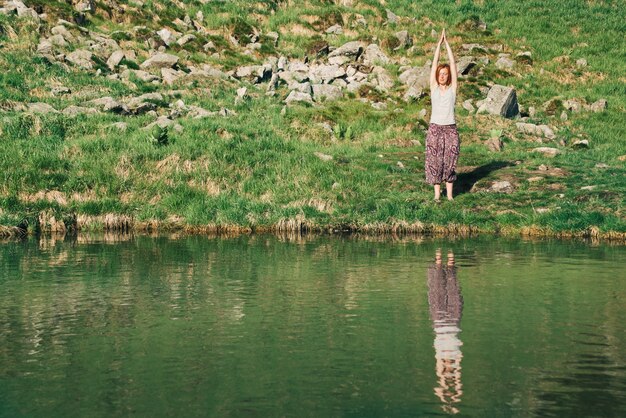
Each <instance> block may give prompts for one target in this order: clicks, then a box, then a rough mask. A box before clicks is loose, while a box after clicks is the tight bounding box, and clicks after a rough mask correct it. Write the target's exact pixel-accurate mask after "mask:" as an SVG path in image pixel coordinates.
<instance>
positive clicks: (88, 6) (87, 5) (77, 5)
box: [73, 0, 96, 13]
mask: <svg viewBox="0 0 626 418" xmlns="http://www.w3.org/2000/svg"><path fill="white" fill-rule="evenodd" d="M73 3H74V10H76V11H77V12H80V13H87V12H89V13H94V12H95V11H96V2H95V0H79V1H74V2H73Z"/></svg>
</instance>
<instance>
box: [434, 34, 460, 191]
mask: <svg viewBox="0 0 626 418" xmlns="http://www.w3.org/2000/svg"><path fill="white" fill-rule="evenodd" d="M442 43H443V44H445V46H446V51H447V52H448V61H449V64H439V53H440V50H441V44H442ZM456 88H457V72H456V62H455V61H454V56H453V55H452V49H450V45H449V44H448V40H447V39H446V30H445V29H444V30H443V31H442V32H441V36H440V38H439V42H438V43H437V49H436V50H435V56H434V58H433V65H432V67H431V70H430V97H431V101H432V113H431V116H430V126H429V127H428V134H427V135H426V181H427V182H428V183H429V184H432V185H434V186H435V201H437V202H438V201H439V198H440V196H441V183H442V182H444V181H445V182H446V194H447V196H448V200H452V185H453V182H454V181H455V180H456V163H457V160H458V159H459V133H458V132H457V129H456V122H455V119H454V102H455V100H456Z"/></svg>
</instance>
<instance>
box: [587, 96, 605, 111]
mask: <svg viewBox="0 0 626 418" xmlns="http://www.w3.org/2000/svg"><path fill="white" fill-rule="evenodd" d="M607 107H608V103H607V101H606V99H600V100H598V101H596V102H594V103H592V104H591V105H590V106H589V110H591V111H592V112H604V111H605V110H606V109H607Z"/></svg>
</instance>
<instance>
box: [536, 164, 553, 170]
mask: <svg viewBox="0 0 626 418" xmlns="http://www.w3.org/2000/svg"><path fill="white" fill-rule="evenodd" d="M549 169H550V168H549V167H548V166H547V165H545V164H541V165H540V166H539V167H537V170H539V171H548V170H549Z"/></svg>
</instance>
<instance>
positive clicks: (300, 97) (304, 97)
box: [285, 90, 313, 105]
mask: <svg viewBox="0 0 626 418" xmlns="http://www.w3.org/2000/svg"><path fill="white" fill-rule="evenodd" d="M297 102H306V103H310V104H313V99H312V98H311V95H310V94H307V93H302V92H299V91H296V90H292V91H291V92H290V93H289V95H288V96H287V98H286V99H285V103H286V104H288V105H290V104H293V103H297Z"/></svg>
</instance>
